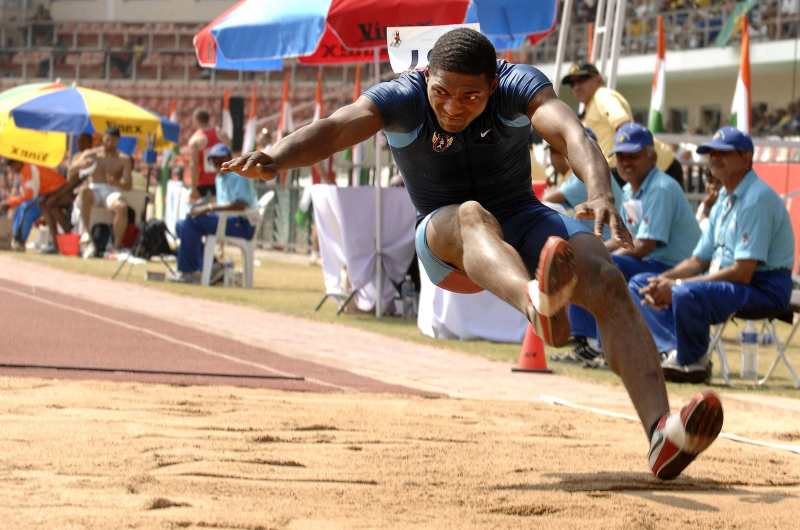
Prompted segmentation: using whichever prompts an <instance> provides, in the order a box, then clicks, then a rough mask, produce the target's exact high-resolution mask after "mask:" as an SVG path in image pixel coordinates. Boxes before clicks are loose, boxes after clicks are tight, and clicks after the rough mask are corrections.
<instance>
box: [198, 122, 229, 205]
mask: <svg viewBox="0 0 800 530" xmlns="http://www.w3.org/2000/svg"><path fill="white" fill-rule="evenodd" d="M192 119H193V120H194V124H195V126H196V127H197V130H196V131H194V133H192V136H191V138H189V144H188V146H189V169H190V171H191V177H192V194H191V196H190V198H191V200H192V201H196V200H197V199H199V198H200V197H211V196H213V195H214V182H215V179H216V178H217V168H215V167H213V166H212V165H211V163H210V162H209V161H208V150H209V148H210V147H212V146H214V145H217V144H219V143H223V144H225V145H230V138H228V135H227V134H225V133H224V132H223V131H222V129H220V128H219V127H211V126H210V117H209V115H208V111H206V110H204V109H197V110H196V111H194V114H193V115H192Z"/></svg>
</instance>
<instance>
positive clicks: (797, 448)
mask: <svg viewBox="0 0 800 530" xmlns="http://www.w3.org/2000/svg"><path fill="white" fill-rule="evenodd" d="M539 400H541V401H544V402H545V403H549V404H550V405H560V406H562V407H568V408H571V409H575V410H583V411H586V412H591V413H592V414H599V415H600V416H610V417H612V418H622V419H625V420H630V421H635V422H638V421H639V418H638V417H636V416H633V415H631V414H623V413H621V412H613V411H611V410H605V409H600V408H597V407H588V406H586V405H579V404H577V403H572V402H571V401H567V400H566V399H562V398H560V397H558V396H547V395H541V396H539ZM719 437H720V438H725V439H727V440H730V441H732V442H738V443H743V444H748V445H756V446H759V447H768V448H770V449H777V450H779V451H789V452H790V453H795V454H798V455H800V445H792V444H779V443H773V442H766V441H763V440H754V439H752V438H745V437H744V436H739V435H738V434H733V433H728V432H725V431H723V432H721V433H719Z"/></svg>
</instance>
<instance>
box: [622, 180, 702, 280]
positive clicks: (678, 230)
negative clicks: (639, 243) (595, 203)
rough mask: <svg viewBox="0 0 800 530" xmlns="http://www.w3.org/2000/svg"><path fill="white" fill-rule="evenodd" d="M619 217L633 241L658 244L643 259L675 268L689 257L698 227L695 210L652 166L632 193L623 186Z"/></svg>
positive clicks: (674, 183)
mask: <svg viewBox="0 0 800 530" xmlns="http://www.w3.org/2000/svg"><path fill="white" fill-rule="evenodd" d="M622 191H623V195H624V198H623V203H622V208H620V214H621V215H622V218H623V219H624V220H625V225H626V226H627V227H628V230H629V231H630V233H631V235H632V236H633V238H634V239H651V240H655V241H657V242H658V244H657V246H656V248H655V250H653V251H652V252H651V253H650V254H648V255H647V256H645V257H644V258H643V259H645V260H655V261H659V262H661V263H664V264H666V265H670V266H672V265H676V264H677V263H680V262H681V261H683V260H685V259H686V258H688V257H689V256H691V255H692V249H694V247H695V244H696V243H697V240H698V238H699V237H700V227H699V226H698V225H697V219H695V217H694V211H693V210H692V207H691V206H690V205H689V201H688V200H687V199H686V196H685V195H684V194H683V190H682V189H681V187H680V186H679V185H678V183H677V182H676V181H675V179H673V178H672V177H670V176H669V175H667V174H666V173H664V172H663V171H661V170H660V169H658V168H657V167H654V168H653V169H652V171H650V173H648V174H647V176H646V177H645V179H644V182H642V185H641V187H640V188H639V191H638V192H636V193H634V192H633V187H632V186H631V185H630V184H625V187H624V188H623V189H622Z"/></svg>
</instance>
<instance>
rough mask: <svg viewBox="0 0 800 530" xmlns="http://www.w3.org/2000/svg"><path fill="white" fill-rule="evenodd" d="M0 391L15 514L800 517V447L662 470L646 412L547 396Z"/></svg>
mask: <svg viewBox="0 0 800 530" xmlns="http://www.w3.org/2000/svg"><path fill="white" fill-rule="evenodd" d="M0 392H2V395H3V399H2V401H0V424H1V425H0V447H2V448H3V450H2V453H0V454H1V455H2V456H0V475H2V482H3V496H2V499H1V500H0V519H2V521H3V523H2V527H3V528H9V529H12V528H13V529H20V530H23V529H34V528H37V529H38V528H58V529H71V528H148V529H149V528H156V529H160V528H232V529H233V528H236V529H273V528H274V529H312V528H313V529H334V528H337V529H338V528H342V529H359V528H365V529H366V528H368V529H381V528H436V529H438V528H459V529H463V528H475V529H485V528H537V527H546V528H570V529H574V528H679V527H680V528H796V519H797V515H798V514H800V457H798V455H795V454H791V453H787V452H780V451H776V450H772V449H766V448H760V447H753V446H749V445H742V444H736V443H733V442H731V441H728V440H719V441H718V443H717V444H715V445H714V446H712V448H711V449H710V450H709V451H708V452H707V453H706V454H705V455H704V457H703V458H701V459H699V460H698V461H697V462H695V463H694V464H693V465H692V466H691V467H690V468H689V469H688V472H687V473H686V474H685V475H684V476H682V477H681V478H680V479H678V480H676V481H674V482H667V483H664V482H658V481H656V480H655V479H654V478H652V476H651V475H650V474H649V472H648V470H647V465H646V460H645V452H646V450H647V445H646V442H645V438H644V436H643V435H642V432H641V431H640V428H639V427H638V426H637V425H636V424H634V423H631V422H627V421H625V420H621V419H617V418H608V417H602V416H596V415H592V414H590V413H587V412H585V411H578V410H571V409H566V408H559V407H553V406H551V405H547V404H545V403H524V402H518V401H492V400H473V399H452V398H436V399H432V398H423V397H407V396H394V395H386V394H377V395H376V394H369V395H365V394H357V393H333V394H330V393H328V394H315V393H301V392H279V391H274V390H259V389H247V388H234V387H221V386H216V387H212V386H207V387H197V386H168V385H149V384H141V383H114V382H99V381H56V380H46V379H22V378H1V379H0ZM784 427H785V425H784ZM759 428H761V427H756V430H758V429H759ZM782 439H783V440H784V441H786V442H793V441H797V439H800V432H798V431H790V432H788V433H785V434H784V435H782ZM793 521H794V522H793Z"/></svg>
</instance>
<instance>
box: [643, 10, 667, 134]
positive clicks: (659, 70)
mask: <svg viewBox="0 0 800 530" xmlns="http://www.w3.org/2000/svg"><path fill="white" fill-rule="evenodd" d="M665 42H666V41H665V38H664V17H662V16H661V15H659V16H658V56H657V57H656V71H655V72H654V73H653V91H652V93H651V94H650V118H649V119H648V121H647V128H648V129H650V132H653V133H659V132H664V82H665V75H664V70H665V68H664V57H665V55H666V53H665V52H666V46H665Z"/></svg>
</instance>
